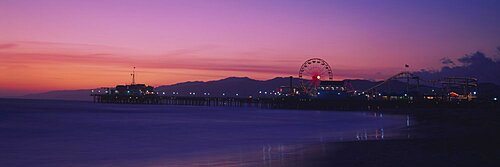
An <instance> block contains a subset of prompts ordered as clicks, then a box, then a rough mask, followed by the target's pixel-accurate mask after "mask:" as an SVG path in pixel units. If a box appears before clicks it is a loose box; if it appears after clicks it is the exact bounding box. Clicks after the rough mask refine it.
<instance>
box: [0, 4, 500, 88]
mask: <svg viewBox="0 0 500 167" xmlns="http://www.w3.org/2000/svg"><path fill="white" fill-rule="evenodd" d="M0 32H1V33H0V34H1V36H0V58H1V59H2V61H0V66H1V67H0V69H1V70H3V71H4V72H2V73H1V74H0V79H1V81H0V93H2V91H1V90H4V92H6V91H5V90H16V91H19V92H36V91H45V90H54V89H76V88H92V87H101V86H113V85H114V84H121V83H124V82H128V81H129V78H128V77H129V76H128V71H129V70H130V69H131V67H133V66H137V67H138V69H140V72H141V73H140V77H139V78H138V79H140V81H141V82H145V83H149V84H152V85H162V84H171V83H176V82H182V81H189V80H211V79H219V78H223V77H228V76H248V77H251V78H256V79H269V78H273V77H276V76H288V75H294V76H295V75H297V74H296V73H297V71H298V68H299V67H300V65H301V63H302V62H303V61H305V60H307V59H308V58H312V57H320V58H323V59H325V60H326V61H328V62H329V64H330V65H331V66H332V68H333V72H334V78H335V79H344V78H366V79H382V78H385V77H388V76H390V75H391V74H393V73H396V72H397V71H399V70H401V69H402V67H403V65H404V64H410V65H411V68H412V69H413V70H419V69H438V68H439V67H440V61H439V60H440V59H441V58H443V57H450V58H452V59H456V58H457V57H460V56H462V55H464V54H467V53H471V52H474V51H483V52H485V53H487V54H489V53H493V50H494V49H495V47H497V46H500V1H495V0H470V1H459V0H441V1H435V0H433V1H428V0H418V1H409V0H394V1H381V0H373V1H369V0H367V1H357V0H353V1H333V0H330V1H319V0H311V1H306V0H304V1H272V0H262V1H258V0H249V1H237V0H226V1H215V0H202V1H189V0H182V1H155V0H148V1H140V0H136V1H130V0H129V1H125V0H115V1H112V0H85V1H83V0H82V1H73V0H50V1H49V0H33V1H29V0H24V1H20V0H2V1H0ZM489 55H492V54H489ZM34 84H36V85H37V88H34V87H33V85H34Z"/></svg>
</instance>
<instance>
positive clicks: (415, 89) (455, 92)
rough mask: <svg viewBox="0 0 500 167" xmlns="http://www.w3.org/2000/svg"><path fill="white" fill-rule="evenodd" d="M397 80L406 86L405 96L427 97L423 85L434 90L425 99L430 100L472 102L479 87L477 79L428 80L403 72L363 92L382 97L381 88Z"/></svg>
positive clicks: (448, 78)
mask: <svg viewBox="0 0 500 167" xmlns="http://www.w3.org/2000/svg"><path fill="white" fill-rule="evenodd" d="M395 80H397V81H402V82H403V83H405V84H406V90H405V92H404V94H405V96H408V95H409V94H410V93H414V94H418V95H424V96H425V95H426V93H425V92H423V91H422V90H420V88H421V87H422V85H424V86H427V87H430V88H432V94H427V95H426V96H425V98H429V99H434V98H439V99H444V100H453V99H459V100H468V101H470V100H473V99H475V98H476V91H475V89H476V87H477V86H478V81H477V79H476V78H472V77H445V78H442V79H438V80H426V79H423V78H422V77H420V76H418V75H416V74H414V73H412V72H410V71H403V72H400V73H397V74H396V75H393V76H391V77H389V78H387V79H385V80H383V81H382V82H380V83H378V84H376V85H374V86H372V87H370V88H368V89H365V90H364V91H362V92H363V93H366V94H368V95H371V96H368V97H374V96H377V95H378V96H380V95H381V93H380V91H378V90H379V88H381V87H383V86H388V87H390V83H391V81H395Z"/></svg>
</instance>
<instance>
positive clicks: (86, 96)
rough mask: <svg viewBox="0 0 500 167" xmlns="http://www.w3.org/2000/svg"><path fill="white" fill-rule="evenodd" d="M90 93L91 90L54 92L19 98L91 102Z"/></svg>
mask: <svg viewBox="0 0 500 167" xmlns="http://www.w3.org/2000/svg"><path fill="white" fill-rule="evenodd" d="M90 92H91V89H80V90H56V91H49V92H45V93H34V94H28V95H24V96H21V97H20V98H26V99H57V100H78V101H90V100H92V97H91V96H90Z"/></svg>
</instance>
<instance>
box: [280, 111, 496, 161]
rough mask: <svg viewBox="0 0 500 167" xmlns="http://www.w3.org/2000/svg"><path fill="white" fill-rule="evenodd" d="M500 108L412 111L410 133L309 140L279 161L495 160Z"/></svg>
mask: <svg viewBox="0 0 500 167" xmlns="http://www.w3.org/2000/svg"><path fill="white" fill-rule="evenodd" d="M499 113H500V112H498V111H418V112H413V113H412V114H413V117H414V118H415V119H416V120H417V121H418V125H415V126H412V127H411V128H410V129H409V132H411V134H412V135H413V136H411V137H410V138H406V139H391V140H377V141H353V142H329V143H326V144H314V145H310V146H308V147H306V148H305V150H304V152H305V156H304V157H302V158H298V159H290V160H289V161H287V163H285V164H282V165H280V166H500V140H499V139H500V114H499Z"/></svg>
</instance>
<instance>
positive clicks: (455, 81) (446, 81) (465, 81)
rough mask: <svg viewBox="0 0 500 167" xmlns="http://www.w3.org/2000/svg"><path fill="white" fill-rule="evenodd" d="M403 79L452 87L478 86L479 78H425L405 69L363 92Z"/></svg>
mask: <svg viewBox="0 0 500 167" xmlns="http://www.w3.org/2000/svg"><path fill="white" fill-rule="evenodd" d="M401 79H406V81H407V84H409V82H410V80H415V81H417V87H418V86H419V84H420V83H422V82H423V83H428V84H429V85H433V86H434V87H435V86H436V84H437V85H439V86H441V87H448V88H449V87H451V86H460V87H467V88H468V87H477V79H476V78H472V77H446V78H443V79H438V80H425V79H422V78H421V77H419V76H417V75H415V74H413V73H411V72H409V71H404V72H400V73H397V74H396V75H393V76H391V77H389V78H387V79H386V80H384V81H383V82H381V83H379V84H377V85H375V86H372V87H370V88H368V89H366V90H365V91H363V92H372V91H374V90H376V89H377V88H379V87H381V86H382V85H385V84H387V83H388V82H389V81H391V80H401Z"/></svg>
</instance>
